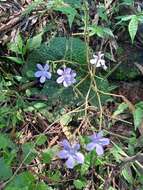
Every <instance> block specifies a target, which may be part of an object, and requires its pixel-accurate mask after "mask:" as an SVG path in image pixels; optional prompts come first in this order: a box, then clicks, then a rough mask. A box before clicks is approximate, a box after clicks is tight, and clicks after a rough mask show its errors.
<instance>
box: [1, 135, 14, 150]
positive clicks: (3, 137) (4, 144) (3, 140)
mask: <svg viewBox="0 0 143 190" xmlns="http://www.w3.org/2000/svg"><path fill="white" fill-rule="evenodd" d="M11 146H12V142H11V140H10V139H9V138H8V136H7V135H5V134H2V133H0V149H3V150H4V149H6V148H7V147H11Z"/></svg>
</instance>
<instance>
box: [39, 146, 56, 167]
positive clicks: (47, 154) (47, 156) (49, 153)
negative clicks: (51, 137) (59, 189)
mask: <svg viewBox="0 0 143 190" xmlns="http://www.w3.org/2000/svg"><path fill="white" fill-rule="evenodd" d="M53 155H54V153H53V150H52V149H47V150H46V151H44V152H43V153H42V161H43V163H46V164H49V163H50V162H51V160H52V158H53Z"/></svg>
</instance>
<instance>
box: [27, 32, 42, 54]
mask: <svg viewBox="0 0 143 190" xmlns="http://www.w3.org/2000/svg"><path fill="white" fill-rule="evenodd" d="M42 35H43V32H41V33H40V34H38V35H36V36H34V37H33V38H31V39H28V40H27V43H26V50H33V49H36V48H38V47H39V46H40V45H41V42H42ZM26 50H25V51H26Z"/></svg>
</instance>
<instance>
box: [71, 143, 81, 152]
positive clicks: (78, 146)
mask: <svg viewBox="0 0 143 190" xmlns="http://www.w3.org/2000/svg"><path fill="white" fill-rule="evenodd" d="M72 147H73V149H74V150H75V151H78V150H79V149H80V144H79V143H77V144H74V145H73V146H72Z"/></svg>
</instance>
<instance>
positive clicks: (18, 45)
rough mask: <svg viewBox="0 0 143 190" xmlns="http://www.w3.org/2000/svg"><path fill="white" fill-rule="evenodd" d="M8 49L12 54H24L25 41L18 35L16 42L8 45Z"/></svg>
mask: <svg viewBox="0 0 143 190" xmlns="http://www.w3.org/2000/svg"><path fill="white" fill-rule="evenodd" d="M8 49H9V50H11V51H12V52H15V53H18V54H23V40H22V38H21V35H20V34H18V36H17V37H16V39H15V41H14V42H11V43H10V44H8Z"/></svg>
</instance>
